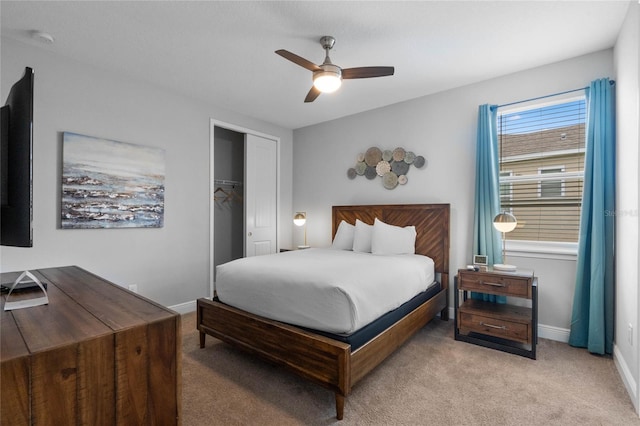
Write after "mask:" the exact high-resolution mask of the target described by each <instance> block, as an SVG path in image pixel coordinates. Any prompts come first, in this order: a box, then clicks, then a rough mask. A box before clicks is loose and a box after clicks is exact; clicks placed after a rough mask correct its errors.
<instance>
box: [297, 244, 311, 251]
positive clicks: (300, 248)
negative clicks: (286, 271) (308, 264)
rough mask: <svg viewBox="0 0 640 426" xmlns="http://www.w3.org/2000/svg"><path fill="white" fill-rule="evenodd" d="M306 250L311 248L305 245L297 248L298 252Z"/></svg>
mask: <svg viewBox="0 0 640 426" xmlns="http://www.w3.org/2000/svg"><path fill="white" fill-rule="evenodd" d="M308 248H311V246H307V245H304V246H298V250H304V249H308Z"/></svg>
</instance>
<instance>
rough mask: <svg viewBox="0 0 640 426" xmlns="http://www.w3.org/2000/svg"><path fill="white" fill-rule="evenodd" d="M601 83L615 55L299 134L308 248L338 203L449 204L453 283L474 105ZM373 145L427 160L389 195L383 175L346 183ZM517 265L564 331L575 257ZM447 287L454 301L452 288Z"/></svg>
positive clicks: (298, 172)
mask: <svg viewBox="0 0 640 426" xmlns="http://www.w3.org/2000/svg"><path fill="white" fill-rule="evenodd" d="M425 72H428V70H426V71H425ZM601 77H613V52H612V50H605V51H601V52H597V53H593V54H590V55H586V56H582V57H578V58H574V59H570V60H566V61H563V62H558V63H555V64H550V65H547V66H543V67H540V68H535V69H532V70H528V71H524V72H520V73H516V74H511V75H507V76H503V77H499V78H495V79H492V80H488V81H485V82H481V83H478V84H473V85H469V86H466V87H462V88H458V89H454V90H449V91H446V92H442V93H438V94H434V95H431V96H426V97H423V98H419V99H414V100H411V101H407V102H402V103H399V104H396V105H391V106H388V107H385V108H380V109H376V110H372V111H369V112H365V113H362V114H358V115H353V116H350V117H345V118H342V119H338V120H334V121H331V122H327V123H323V124H318V125H315V126H310V127H306V128H302V129H297V130H295V131H294V133H293V136H294V145H293V160H294V161H293V163H294V168H293V174H294V176H295V181H294V186H293V208H294V211H297V210H301V211H307V212H308V220H307V227H308V228H307V232H308V239H309V244H310V245H312V246H327V245H329V244H330V238H331V221H330V216H331V206H332V205H335V204H354V203H355V204H367V203H450V204H451V213H452V214H451V257H450V261H451V262H450V266H451V269H452V274H451V276H452V277H453V275H455V274H454V272H455V270H456V269H457V268H459V267H464V266H465V265H466V264H468V263H469V262H470V261H471V256H472V253H471V251H472V239H471V236H470V235H471V230H472V228H473V200H474V182H475V144H476V128H477V112H478V105H480V104H485V103H490V104H505V103H509V102H514V101H520V100H525V99H529V98H533V97H538V96H544V95H549V94H553V93H558V92H563V91H566V90H572V89H577V88H580V87H585V86H588V84H589V82H590V81H592V80H594V79H596V78H601ZM370 146H378V147H380V148H383V149H393V148H395V147H397V146H402V147H404V148H406V149H408V150H411V151H414V152H415V153H416V154H419V155H423V156H425V158H426V159H427V161H428V165H427V167H426V168H425V169H412V170H410V172H409V174H408V179H409V182H408V183H407V184H406V185H404V186H398V187H396V188H395V189H393V190H387V189H385V188H384V187H383V186H382V185H381V182H380V179H379V178H377V179H376V180H375V181H369V180H367V179H366V178H364V177H362V176H359V177H357V178H356V179H355V180H349V179H348V178H347V174H346V173H347V169H348V168H349V167H353V165H354V164H355V161H356V156H357V155H358V153H360V152H364V151H365V150H366V149H367V148H368V147H370ZM295 238H298V236H297V235H294V239H295ZM296 241H297V240H296ZM514 262H515V261H514ZM518 265H519V266H520V267H527V266H528V267H533V268H535V272H536V274H537V275H538V276H539V278H540V279H539V295H540V297H539V304H540V309H539V314H540V315H539V317H540V323H541V324H542V325H546V326H549V327H550V328H551V329H553V330H555V329H560V330H561V331H564V332H566V330H567V329H568V328H569V319H570V315H571V312H570V311H571V306H572V301H573V287H574V280H575V261H566V260H551V259H544V260H541V259H537V258H532V259H526V258H519V259H518ZM450 285H451V287H450V288H451V298H450V300H453V282H451V283H450Z"/></svg>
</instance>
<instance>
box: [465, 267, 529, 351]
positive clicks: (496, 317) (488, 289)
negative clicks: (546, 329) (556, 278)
mask: <svg viewBox="0 0 640 426" xmlns="http://www.w3.org/2000/svg"><path fill="white" fill-rule="evenodd" d="M472 291H474V292H479V293H489V294H495V295H500V296H507V297H508V298H507V303H506V304H501V303H492V302H484V301H482V300H475V299H471V297H470V292H472ZM461 296H462V297H461ZM454 298H455V302H454V307H455V319H454V327H455V339H456V340H460V341H463V342H468V343H474V344H476V345H481V346H485V347H488V348H493V349H498V350H501V351H504V352H509V353H513V354H516V355H521V356H525V357H528V358H531V359H536V343H537V340H538V330H537V328H538V278H537V277H535V276H534V275H533V271H527V270H518V271H515V272H503V271H497V270H492V269H491V268H489V270H487V271H469V270H467V269H459V270H458V274H457V275H456V277H455V280H454ZM518 301H522V302H518ZM522 305H525V306H522Z"/></svg>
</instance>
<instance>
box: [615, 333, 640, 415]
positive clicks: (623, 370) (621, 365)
mask: <svg viewBox="0 0 640 426" xmlns="http://www.w3.org/2000/svg"><path fill="white" fill-rule="evenodd" d="M613 363H614V364H615V366H616V368H617V369H618V374H620V378H621V379H622V383H624V387H625V388H626V389H627V393H628V394H629V398H631V403H632V404H633V407H634V408H635V410H636V414H638V415H640V407H639V406H638V403H639V402H638V384H637V383H636V381H635V379H634V378H633V374H631V370H629V366H628V365H627V362H626V361H625V359H624V358H623V357H622V354H621V353H620V350H619V349H618V346H617V345H615V344H614V345H613Z"/></svg>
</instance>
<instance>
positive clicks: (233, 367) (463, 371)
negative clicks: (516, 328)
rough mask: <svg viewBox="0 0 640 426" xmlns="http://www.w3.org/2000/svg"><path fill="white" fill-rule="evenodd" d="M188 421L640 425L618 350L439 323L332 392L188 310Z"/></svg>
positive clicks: (185, 366)
mask: <svg viewBox="0 0 640 426" xmlns="http://www.w3.org/2000/svg"><path fill="white" fill-rule="evenodd" d="M183 330H184V334H183V363H182V378H183V389H182V393H183V403H182V413H183V425H184V426H196V425H198V426H203V425H253V424H255V425H329V424H339V425H344V426H346V425H640V420H639V419H638V416H637V415H636V414H635V412H634V409H633V406H632V404H631V401H630V399H629V396H628V394H627V393H626V391H625V389H624V386H623V384H622V381H621V379H620V377H619V375H618V372H617V371H616V368H615V366H614V364H613V361H612V359H611V358H610V357H599V356H594V355H591V354H589V353H588V352H587V351H586V350H583V349H576V348H572V347H570V346H568V345H566V344H563V343H559V342H554V341H551V340H545V339H540V341H539V344H538V359H537V360H535V361H533V360H530V359H528V358H523V357H519V356H516V355H511V354H506V353H503V352H499V351H495V350H491V349H487V348H482V347H479V346H476V345H472V344H468V343H464V342H456V341H455V340H454V339H453V321H448V322H444V321H440V320H434V321H432V322H431V323H430V324H428V325H427V326H426V327H424V328H423V329H422V330H421V331H420V332H419V333H418V334H416V336H414V337H413V338H412V339H411V340H410V341H409V342H407V343H406V344H405V345H404V346H403V347H402V348H400V349H399V350H398V351H397V352H396V353H395V354H393V355H392V356H391V357H390V358H388V359H387V360H386V361H385V362H384V363H383V364H382V365H380V366H379V367H378V368H377V369H375V370H374V371H373V372H371V373H370V374H369V375H368V376H367V377H365V378H364V379H363V380H362V381H361V382H359V383H358V384H356V386H354V388H353V390H352V393H351V394H350V395H349V396H348V397H347V401H346V404H345V414H344V420H342V421H340V422H338V421H337V420H336V419H335V406H334V396H333V394H332V393H331V392H329V391H328V390H326V389H324V388H321V387H319V386H317V385H314V384H312V383H310V382H307V381H305V380H302V379H300V378H298V377H297V376H295V375H293V374H290V373H288V372H287V371H285V370H283V369H281V368H278V367H274V366H273V365H271V364H268V363H265V362H262V361H260V360H257V359H256V358H254V357H251V356H249V355H246V354H244V353H243V352H240V351H238V350H236V349H233V348H231V347H229V346H228V345H226V344H224V343H222V342H220V341H218V340H216V339H214V338H212V337H209V336H207V342H206V347H205V349H200V348H199V344H198V332H197V331H196V329H195V315H194V314H188V315H185V316H183Z"/></svg>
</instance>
